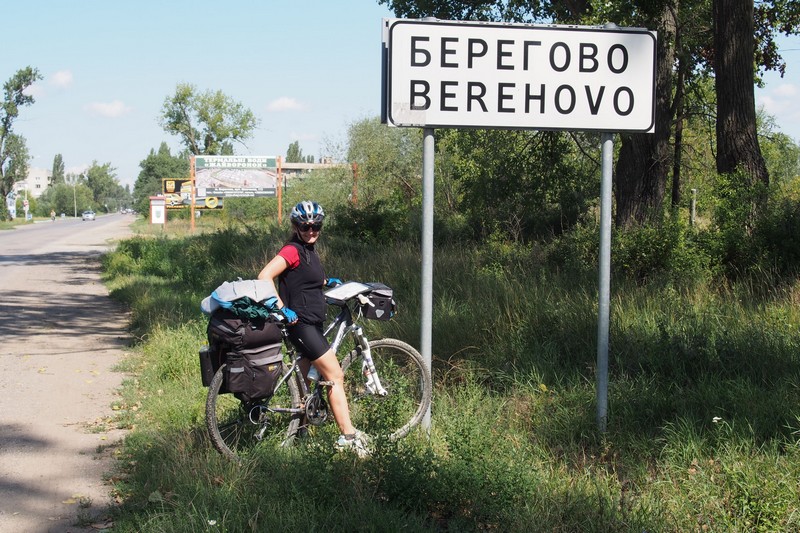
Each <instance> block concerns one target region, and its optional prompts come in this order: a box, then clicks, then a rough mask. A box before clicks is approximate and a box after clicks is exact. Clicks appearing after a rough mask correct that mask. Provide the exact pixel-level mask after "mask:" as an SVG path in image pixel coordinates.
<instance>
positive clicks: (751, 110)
mask: <svg viewBox="0 0 800 533" xmlns="http://www.w3.org/2000/svg"><path fill="white" fill-rule="evenodd" d="M713 9H714V50H715V55H714V72H715V73H716V77H715V80H716V84H715V87H716V93H717V172H719V173H720V174H732V173H734V172H736V171H737V170H738V171H741V172H742V173H743V174H742V175H743V176H744V177H745V180H746V181H747V183H743V184H742V185H743V186H744V187H745V188H746V189H750V190H752V191H754V192H756V194H755V195H754V196H753V198H752V202H753V203H752V205H751V206H750V209H751V216H750V217H748V218H749V220H748V221H747V222H746V224H747V225H748V226H751V225H752V223H753V219H754V217H755V215H756V213H757V212H758V210H759V208H760V206H762V205H763V203H764V202H765V201H766V198H767V195H766V193H767V186H768V185H769V173H768V172H767V165H766V163H765V162H764V157H763V156H762V155H761V148H760V147H759V144H758V135H757V132H756V111H755V90H754V88H753V87H754V85H753V58H754V49H755V48H754V41H753V29H754V19H753V9H754V5H753V1H752V0H749V1H744V2H743V1H741V0H714V2H713ZM759 191H760V193H759Z"/></svg>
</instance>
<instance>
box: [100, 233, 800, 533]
mask: <svg viewBox="0 0 800 533" xmlns="http://www.w3.org/2000/svg"><path fill="white" fill-rule="evenodd" d="M284 239H285V234H284V232H283V231H282V230H280V229H279V228H262V229H258V230H255V229H250V230H244V231H235V230H231V229H228V230H222V231H219V232H216V233H207V234H204V235H201V236H190V237H186V238H181V239H164V238H155V239H144V238H140V239H134V240H132V241H128V242H126V243H123V244H122V245H121V246H120V247H119V248H118V250H117V251H116V252H115V253H114V254H112V255H110V256H108V257H107V258H106V267H107V272H108V276H109V283H110V286H111V288H112V294H114V295H116V296H117V297H119V298H120V299H122V300H124V301H126V302H127V303H129V304H130V306H131V307H132V311H133V317H134V328H135V330H136V332H137V337H138V338H139V339H140V345H139V348H138V349H137V351H136V353H135V354H133V355H132V356H131V358H130V361H129V362H128V368H129V369H130V370H131V371H132V372H133V373H134V375H135V376H136V377H135V379H132V380H129V381H128V382H127V384H126V387H125V390H124V395H123V400H122V401H121V402H120V405H119V406H118V407H119V411H120V413H121V416H120V423H121V424H123V425H127V426H128V427H131V428H133V431H132V433H131V435H130V437H129V438H128V440H127V442H126V445H125V448H124V454H123V455H122V456H121V461H120V467H121V469H122V470H123V471H124V472H125V474H126V477H125V478H124V480H123V481H120V482H119V484H118V487H117V490H118V491H119V493H120V497H121V499H122V500H123V502H124V503H123V504H122V506H121V507H120V509H119V510H118V512H117V516H116V517H115V530H116V531H217V530H219V531H264V530H273V529H276V530H296V529H303V530H309V531H316V530H326V531H327V530H362V531H363V530H367V531H373V530H374V531H401V530H402V531H449V530H452V531H485V530H498V531H576V532H577V531H581V532H583V531H598V532H600V531H603V532H607V531H637V532H638V531H742V532H745V531H797V530H800V503H798V502H800V489H798V485H797V483H796V482H795V481H796V479H798V476H800V445H799V444H798V441H800V411H799V410H798V405H800V355H799V354H800V350H798V348H800V346H798V344H799V343H800V329H798V325H799V324H800V321H798V316H797V311H796V309H797V306H796V303H797V297H796V294H797V291H796V290H792V289H791V288H790V287H787V288H786V289H784V290H780V291H773V292H771V293H767V294H765V293H764V292H763V291H761V290H760V289H758V288H757V287H755V286H753V287H750V288H748V286H747V285H741V284H733V285H730V286H727V287H720V286H714V285H711V284H709V283H699V284H694V285H692V284H689V285H681V284H679V283H674V282H672V281H669V280H667V281H666V282H664V283H647V284H643V283H641V282H640V280H638V279H636V277H635V276H634V277H630V278H623V277H622V276H619V277H618V278H617V277H615V278H614V281H613V285H612V294H613V298H612V310H611V319H612V320H611V335H610V336H611V346H610V351H611V353H610V360H611V367H610V376H611V381H610V389H609V393H610V397H609V407H610V413H609V423H608V430H607V432H606V433H604V434H600V433H598V431H597V427H596V423H595V408H596V407H595V391H594V383H595V364H596V363H595V361H596V337H597V331H596V328H597V325H596V322H597V303H596V301H597V295H596V287H595V280H594V277H593V276H591V275H586V273H585V272H581V271H580V269H575V268H572V267H569V268H567V267H565V268H562V269H556V268H553V261H554V257H555V256H554V255H553V254H557V250H556V249H555V248H553V249H551V250H544V249H543V248H541V247H537V246H522V245H514V246H510V245H504V244H503V243H489V244H488V245H486V246H483V247H477V246H471V245H465V244H457V243H450V244H445V245H441V246H439V247H437V250H436V254H435V266H434V294H433V298H434V313H433V316H434V323H433V356H434V369H433V371H434V381H435V390H434V403H433V425H432V428H431V433H430V435H429V436H426V435H424V434H420V433H417V434H413V435H412V436H411V437H409V438H407V439H404V440H403V441H401V442H399V443H394V444H389V443H384V444H381V446H379V448H378V449H377V450H376V453H375V455H374V457H372V458H371V459H369V460H366V461H357V460H355V459H353V458H351V457H349V456H343V455H337V454H335V453H333V452H332V449H331V446H330V444H331V442H329V441H327V440H325V439H326V438H327V437H323V438H322V439H319V440H317V441H315V442H313V443H311V444H308V445H304V446H299V447H296V448H293V449H290V450H265V451H264V453H263V454H261V455H259V456H258V457H256V458H254V459H253V461H251V462H250V463H248V464H245V465H243V466H240V467H235V466H233V465H230V464H227V463H226V462H225V461H223V460H222V458H221V457H219V456H218V455H217V454H216V453H215V452H213V450H212V449H211V446H210V444H209V442H208V440H207V438H206V437H205V433H204V431H205V429H204V424H203V408H204V405H203V402H204V398H205V389H203V388H202V386H201V385H200V377H199V369H198V365H197V349H198V348H199V347H200V346H201V345H202V343H203V341H204V326H205V323H204V318H203V316H202V315H201V314H200V311H199V307H198V303H199V300H200V298H201V297H203V296H205V295H206V294H207V293H209V292H210V291H211V290H212V289H213V288H214V287H215V286H216V284H218V283H220V282H221V281H223V280H226V279H235V278H236V277H238V276H241V277H243V278H247V277H252V276H254V275H255V274H256V273H257V272H258V271H259V270H260V268H261V266H262V265H263V264H264V262H265V261H266V260H267V259H269V257H271V255H272V254H274V253H275V251H277V249H278V248H279V246H280V244H281V243H282V242H283V240H284ZM320 251H321V253H322V255H323V263H324V264H325V267H326V269H327V273H328V275H329V276H335V277H339V278H342V279H355V280H362V281H382V282H384V283H386V284H388V285H390V286H392V287H393V288H394V289H395V294H396V298H397V300H398V301H399V306H400V312H399V315H398V316H397V318H396V319H395V320H393V321H391V322H388V323H383V322H375V323H368V324H367V328H368V334H369V335H371V336H374V337H377V336H393V337H398V338H401V339H403V340H406V341H408V342H410V343H411V344H414V345H418V337H419V314H418V309H419V301H420V294H419V287H420V275H419V270H420V265H419V250H418V248H417V247H416V246H415V245H412V244H407V243H394V244H387V243H385V244H384V245H383V246H381V247H379V248H378V247H376V246H375V245H374V244H372V245H370V244H367V243H360V242H354V241H352V240H348V239H345V238H337V237H336V236H335V235H331V236H327V235H326V236H325V238H324V242H323V244H321V245H320ZM332 438H333V437H331V438H330V440H332Z"/></svg>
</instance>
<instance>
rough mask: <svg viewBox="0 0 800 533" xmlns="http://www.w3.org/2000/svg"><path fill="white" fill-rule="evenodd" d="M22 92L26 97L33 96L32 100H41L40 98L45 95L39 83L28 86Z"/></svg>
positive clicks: (45, 92)
mask: <svg viewBox="0 0 800 533" xmlns="http://www.w3.org/2000/svg"><path fill="white" fill-rule="evenodd" d="M22 92H23V94H27V95H28V96H33V99H34V100H36V99H38V98H41V97H42V96H44V95H45V94H47V91H45V89H44V87H42V86H41V84H39V83H34V84H33V85H28V86H27V87H26V88H25V90H24V91H22Z"/></svg>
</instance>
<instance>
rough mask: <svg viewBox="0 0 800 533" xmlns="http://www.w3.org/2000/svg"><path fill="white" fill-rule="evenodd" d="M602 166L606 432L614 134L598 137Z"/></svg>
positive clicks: (600, 414) (603, 417)
mask: <svg viewBox="0 0 800 533" xmlns="http://www.w3.org/2000/svg"><path fill="white" fill-rule="evenodd" d="M600 144H601V146H600V149H601V152H602V163H601V164H602V167H601V178H600V257H599V261H598V262H599V265H598V280H597V286H598V306H597V428H598V429H599V430H600V432H601V433H605V431H606V423H607V422H608V329H609V324H610V316H611V196H612V187H611V185H612V181H613V180H612V174H613V164H614V137H613V136H612V134H610V133H603V134H602V135H601V136H600Z"/></svg>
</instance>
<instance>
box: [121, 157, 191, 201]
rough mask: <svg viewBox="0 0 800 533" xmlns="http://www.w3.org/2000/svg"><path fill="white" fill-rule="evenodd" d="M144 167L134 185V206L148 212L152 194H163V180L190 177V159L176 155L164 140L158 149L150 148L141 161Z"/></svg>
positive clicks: (141, 165) (141, 166)
mask: <svg viewBox="0 0 800 533" xmlns="http://www.w3.org/2000/svg"><path fill="white" fill-rule="evenodd" d="M139 167H140V168H141V169H142V170H141V172H139V176H138V177H137V178H136V183H134V185H133V197H134V206H135V207H134V208H135V209H136V210H137V211H139V212H140V213H146V212H147V211H148V210H149V206H150V196H155V195H157V194H161V192H162V186H161V184H162V180H164V179H168V178H174V179H181V178H188V177H189V160H188V159H187V158H186V157H174V156H172V154H171V153H170V150H169V147H168V146H167V143H165V142H162V143H161V146H159V148H158V151H157V152H156V151H155V150H150V154H149V155H148V156H147V157H146V158H145V159H143V160H142V161H141V162H140V163H139Z"/></svg>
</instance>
